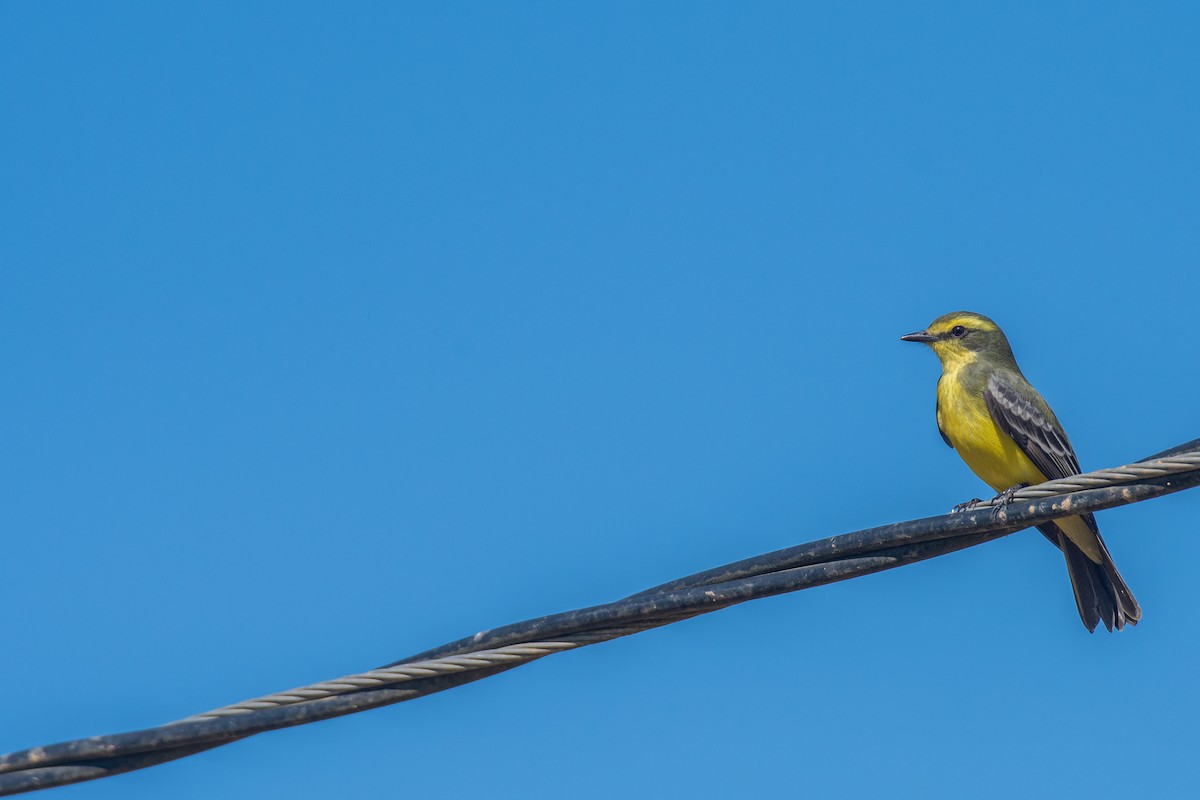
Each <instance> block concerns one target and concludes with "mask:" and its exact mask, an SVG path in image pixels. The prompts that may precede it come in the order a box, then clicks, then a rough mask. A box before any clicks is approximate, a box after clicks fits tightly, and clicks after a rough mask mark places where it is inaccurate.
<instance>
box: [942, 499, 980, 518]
mask: <svg viewBox="0 0 1200 800" xmlns="http://www.w3.org/2000/svg"><path fill="white" fill-rule="evenodd" d="M982 502H983V501H982V500H980V499H979V498H978V497H972V498H971V499H970V500H968V501H967V502H965V503H959V504H958V505H956V506H955V507H954V508H952V509H950V513H951V514H961V513H962V512H964V511H970V510H971V509H972V508H974V507H975V506H977V505H979V504H980V503H982Z"/></svg>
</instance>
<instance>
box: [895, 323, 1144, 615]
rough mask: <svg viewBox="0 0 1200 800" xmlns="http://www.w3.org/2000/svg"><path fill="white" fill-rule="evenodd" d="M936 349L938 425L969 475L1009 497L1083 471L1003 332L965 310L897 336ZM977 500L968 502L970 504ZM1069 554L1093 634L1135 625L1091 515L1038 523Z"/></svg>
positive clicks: (1133, 606) (1130, 600)
mask: <svg viewBox="0 0 1200 800" xmlns="http://www.w3.org/2000/svg"><path fill="white" fill-rule="evenodd" d="M900 338H901V339H902V340H904V341H906V342H921V343H923V344H927V345H929V346H930V347H931V348H933V352H934V353H936V354H937V357H938V359H939V360H940V361H941V362H942V376H941V378H939V379H938V384H937V426H938V431H940V432H941V434H942V438H943V439H944V440H945V441H946V444H947V445H949V446H950V447H953V448H954V449H955V450H956V451H958V454H959V456H961V457H962V460H963V461H965V462H967V466H968V467H970V468H971V471H972V472H974V473H975V474H976V475H978V476H979V477H980V478H982V479H983V482H984V483H986V484H987V485H989V486H991V487H992V488H993V489H994V490H996V491H997V492H999V493H1000V494H998V495H997V496H996V499H997V500H1002V501H1010V500H1011V499H1012V495H1013V493H1014V492H1015V491H1017V490H1018V489H1020V488H1022V487H1023V486H1025V485H1030V484H1035V483H1042V482H1043V481H1048V480H1055V479H1057V478H1065V477H1067V476H1069V475H1078V474H1079V472H1080V469H1079V461H1078V459H1076V458H1075V451H1074V450H1073V449H1072V448H1071V443H1070V442H1069V441H1068V440H1067V434H1066V433H1065V432H1064V431H1063V428H1062V425H1060V424H1059V422H1058V419H1057V418H1056V417H1055V416H1054V412H1053V411H1051V410H1050V406H1049V405H1047V403H1046V401H1045V400H1043V399H1042V396H1041V395H1040V394H1038V393H1037V390H1036V389H1034V388H1033V387H1032V386H1030V385H1029V381H1027V380H1025V376H1024V375H1022V374H1021V370H1020V368H1019V367H1018V366H1017V360H1016V358H1014V357H1013V352H1012V348H1011V347H1010V346H1009V344H1008V338H1007V337H1005V335H1004V332H1003V331H1002V330H1000V328H999V327H998V326H997V325H996V323H994V322H992V321H991V320H990V319H988V318H987V317H985V316H982V315H981V314H973V313H971V312H969V311H955V312H952V313H950V314H943V315H942V316H940V317H938V318H937V319H935V320H934V321H933V324H931V325H930V326H929V327H928V328H926V329H925V330H923V331H917V332H916V333H910V334H908V335H906V336H901V337H900ZM976 502H978V501H977V500H974V501H971V502H970V503H964V504H962V506H960V507H959V508H962V507H970V506H971V505H973V504H974V503H976ZM1038 530H1039V531H1041V532H1042V534H1043V535H1045V537H1046V538H1047V539H1049V540H1050V541H1051V543H1053V544H1055V545H1057V546H1058V548H1059V549H1060V550H1062V552H1063V555H1064V556H1066V559H1067V572H1068V573H1069V574H1070V576H1071V587H1072V588H1073V589H1074V590H1075V604H1076V605H1077V606H1078V607H1079V616H1080V617H1081V618H1082V619H1083V624H1084V626H1085V627H1087V629H1088V630H1089V631H1094V630H1095V629H1096V625H1097V624H1098V623H1101V622H1103V623H1104V627H1106V628H1108V630H1110V631H1111V630H1112V629H1113V628H1116V629H1117V630H1120V629H1121V628H1123V627H1125V624H1126V623H1128V624H1130V625H1136V624H1137V621H1138V620H1139V619H1141V617H1142V609H1141V607H1140V606H1139V605H1138V602H1137V600H1135V599H1134V597H1133V593H1132V592H1130V591H1129V587H1128V586H1126V585H1125V581H1124V580H1122V578H1121V575H1120V573H1118V572H1117V568H1116V566H1115V565H1114V564H1113V560H1112V556H1110V555H1109V554H1108V548H1107V547H1105V546H1104V540H1103V539H1101V538H1100V529H1099V528H1098V527H1097V526H1096V518H1095V517H1094V516H1093V515H1091V514H1084V515H1082V516H1078V517H1066V518H1064V519H1058V520H1054V521H1053V522H1047V523H1046V524H1044V525H1039V526H1038Z"/></svg>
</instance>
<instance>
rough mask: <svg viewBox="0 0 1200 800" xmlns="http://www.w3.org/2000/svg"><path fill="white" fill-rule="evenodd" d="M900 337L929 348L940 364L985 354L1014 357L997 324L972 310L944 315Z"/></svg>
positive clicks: (954, 364) (960, 362)
mask: <svg viewBox="0 0 1200 800" xmlns="http://www.w3.org/2000/svg"><path fill="white" fill-rule="evenodd" d="M900 338H901V340H903V341H905V342H921V343H922V344H927V345H929V346H930V347H932V348H933V352H935V353H937V357H938V358H939V359H941V362H942V366H943V367H950V368H954V367H958V366H962V365H964V364H968V363H970V362H972V361H975V360H976V359H978V358H979V357H980V356H987V355H996V356H999V357H1001V358H1007V359H1008V360H1010V361H1011V360H1013V354H1012V348H1011V347H1009V344H1008V338H1007V337H1005V335H1004V331H1002V330H1000V326H999V325H997V324H996V323H994V322H992V321H991V320H990V319H988V318H987V317H985V316H983V315H982V314H975V313H973V312H971V311H952V312H950V313H949V314H943V315H942V316H940V317H938V318H937V319H935V320H934V321H933V322H932V323H930V325H929V327H928V328H926V329H925V330H923V331H917V332H916V333H910V334H907V335H905V336H901V337H900Z"/></svg>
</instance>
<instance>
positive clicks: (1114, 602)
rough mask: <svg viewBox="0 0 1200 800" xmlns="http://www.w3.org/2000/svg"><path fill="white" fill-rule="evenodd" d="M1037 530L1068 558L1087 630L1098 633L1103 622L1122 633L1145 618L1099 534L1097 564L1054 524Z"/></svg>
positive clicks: (1042, 526) (1072, 584) (1109, 628)
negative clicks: (1126, 626)
mask: <svg viewBox="0 0 1200 800" xmlns="http://www.w3.org/2000/svg"><path fill="white" fill-rule="evenodd" d="M1093 524H1094V523H1093ZM1089 527H1091V526H1089ZM1038 530H1039V531H1041V532H1042V535H1044V536H1045V537H1046V538H1047V539H1049V540H1050V541H1051V542H1052V543H1053V544H1055V545H1057V546H1058V548H1059V549H1060V550H1062V551H1063V555H1064V556H1065V557H1066V559H1067V574H1069V575H1070V576H1071V588H1072V589H1074V590H1075V605H1076V606H1078V608H1079V617H1080V619H1082V620H1083V624H1084V627H1086V628H1087V629H1088V631H1094V630H1096V626H1097V625H1098V624H1099V623H1101V622H1103V623H1104V627H1105V628H1107V629H1108V630H1110V631H1111V630H1113V629H1114V628H1115V629H1116V630H1121V629H1122V628H1124V627H1125V625H1126V623H1128V624H1130V625H1136V624H1137V623H1138V620H1140V619H1141V618H1142V607H1141V606H1139V605H1138V601H1137V600H1136V599H1135V598H1134V596H1133V592H1131V591H1129V587H1128V586H1127V585H1126V584H1125V580H1124V579H1123V578H1122V577H1121V573H1119V572H1117V566H1116V565H1115V564H1114V563H1113V560H1112V556H1111V555H1109V554H1108V548H1107V547H1105V546H1104V540H1103V539H1101V538H1100V534H1099V533H1097V534H1096V541H1097V542H1098V543H1099V544H1100V563H1099V564H1097V563H1096V562H1095V561H1092V560H1091V559H1090V558H1088V557H1087V556H1086V555H1085V554H1084V552H1083V551H1082V550H1080V549H1079V546H1078V545H1076V544H1075V543H1074V542H1072V541H1071V540H1070V539H1068V538H1067V536H1066V534H1065V533H1063V532H1062V530H1061V529H1060V528H1059V527H1058V526H1057V525H1055V524H1054V523H1053V522H1048V523H1046V524H1045V525H1039V526H1038Z"/></svg>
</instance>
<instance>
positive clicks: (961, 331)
mask: <svg viewBox="0 0 1200 800" xmlns="http://www.w3.org/2000/svg"><path fill="white" fill-rule="evenodd" d="M950 335H951V336H955V337H957V338H959V339H961V338H962V337H964V336H966V335H967V329H966V328H964V327H963V326H962V325H955V326H954V327H953V328H951V329H950Z"/></svg>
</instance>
